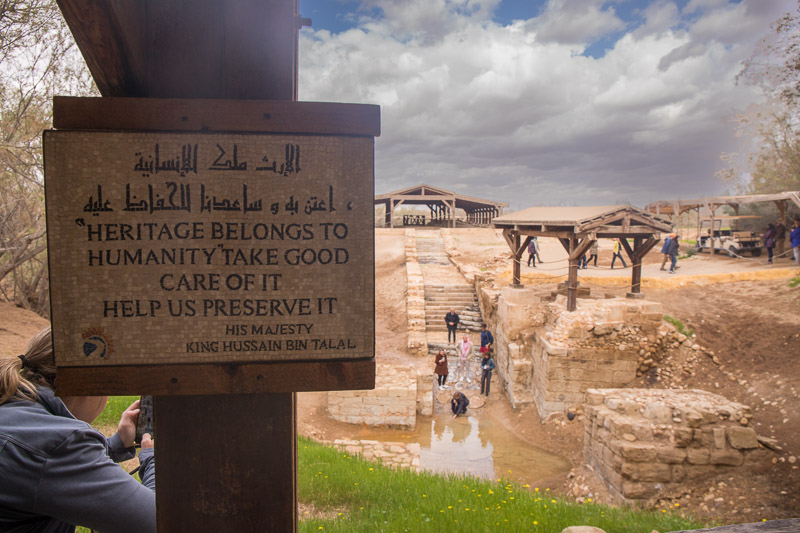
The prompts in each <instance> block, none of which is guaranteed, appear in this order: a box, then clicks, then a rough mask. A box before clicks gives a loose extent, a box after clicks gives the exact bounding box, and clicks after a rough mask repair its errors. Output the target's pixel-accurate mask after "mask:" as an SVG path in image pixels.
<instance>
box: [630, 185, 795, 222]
mask: <svg viewBox="0 0 800 533" xmlns="http://www.w3.org/2000/svg"><path fill="white" fill-rule="evenodd" d="M790 201H791V202H793V203H794V204H795V205H796V206H797V207H800V191H786V192H780V193H774V194H745V195H737V196H709V197H706V198H697V199H694V200H660V201H658V202H653V203H650V204H648V205H646V206H645V210H646V211H649V212H651V213H655V214H658V215H680V214H682V213H685V212H686V211H693V210H695V209H697V210H699V209H701V208H703V207H705V208H706V209H708V210H709V211H711V212H712V213H713V212H714V211H716V210H717V209H718V208H719V207H721V206H723V205H729V206H731V207H733V209H734V211H736V213H737V214H738V213H739V206H740V205H743V204H758V203H765V202H775V204H776V205H777V206H778V210H780V212H781V217H784V216H785V215H786V206H787V204H788V203H789V202H790ZM715 218H716V217H715Z"/></svg>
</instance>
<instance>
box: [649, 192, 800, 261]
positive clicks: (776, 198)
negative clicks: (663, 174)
mask: <svg viewBox="0 0 800 533" xmlns="http://www.w3.org/2000/svg"><path fill="white" fill-rule="evenodd" d="M769 202H775V205H776V206H777V207H778V211H779V212H780V219H781V220H783V221H784V222H785V221H786V210H787V208H788V205H789V202H793V203H794V204H795V205H796V206H797V207H800V191H786V192H779V193H773V194H743V195H736V196H709V197H706V198H697V199H694V200H671V201H664V200H661V201H658V202H653V203H650V204H648V205H646V206H645V210H647V211H649V212H650V213H655V214H657V215H671V216H680V215H682V214H683V213H685V212H687V211H697V234H698V235H700V231H701V228H700V210H701V209H703V208H705V209H706V210H707V211H708V212H709V213H710V214H711V216H710V217H706V220H711V226H713V225H714V221H715V220H719V219H720V218H723V217H721V216H717V215H716V211H717V209H719V208H720V207H722V206H730V207H732V208H733V211H734V213H736V217H738V215H739V207H740V206H742V205H746V204H761V203H769ZM709 253H710V255H711V257H712V258H713V257H714V253H715V250H714V247H713V246H712V247H711V248H710V249H709Z"/></svg>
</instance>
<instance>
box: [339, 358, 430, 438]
mask: <svg viewBox="0 0 800 533" xmlns="http://www.w3.org/2000/svg"><path fill="white" fill-rule="evenodd" d="M416 411H417V373H416V370H415V369H414V368H409V367H408V366H407V365H390V364H381V363H378V365H377V370H376V375H375V389H374V390H355V391H330V392H328V414H329V415H330V417H331V418H333V419H334V420H339V421H341V422H347V423H350V424H366V425H368V426H390V427H402V428H413V427H414V425H415V424H416Z"/></svg>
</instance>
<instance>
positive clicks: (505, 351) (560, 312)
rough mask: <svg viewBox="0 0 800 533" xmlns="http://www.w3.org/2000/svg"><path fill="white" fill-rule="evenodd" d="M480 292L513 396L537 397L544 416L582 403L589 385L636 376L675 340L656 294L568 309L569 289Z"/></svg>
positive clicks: (522, 400)
mask: <svg viewBox="0 0 800 533" xmlns="http://www.w3.org/2000/svg"><path fill="white" fill-rule="evenodd" d="M480 295H481V297H480V300H481V306H482V308H483V309H484V318H485V319H486V321H487V322H488V323H489V326H490V328H492V329H493V330H494V333H495V339H496V341H497V342H496V354H495V363H496V365H497V368H498V373H499V374H500V376H501V377H502V378H503V380H504V382H505V387H506V393H507V395H508V397H509V400H510V401H511V404H512V405H513V406H514V407H520V406H522V405H526V404H530V403H535V405H536V407H537V410H538V411H539V414H540V416H541V417H542V418H543V419H544V418H547V417H548V416H549V415H551V414H553V413H559V412H560V413H563V412H565V411H566V410H567V409H568V408H569V407H572V406H577V405H580V404H582V403H583V402H584V398H585V393H586V390H587V389H590V388H598V387H599V388H616V387H624V386H625V385H627V384H629V383H631V382H632V381H633V380H634V379H635V378H636V376H637V374H639V375H641V373H642V372H646V371H648V370H649V369H650V368H651V366H653V365H655V361H656V360H657V359H659V358H660V357H661V356H662V355H663V353H664V351H665V350H666V349H667V348H668V347H669V346H671V345H672V343H673V337H672V335H673V334H674V333H675V332H674V328H673V327H672V326H670V325H667V324H664V323H663V322H662V316H663V315H662V309H661V304H660V303H658V302H650V301H647V300H641V299H635V300H631V299H625V298H611V299H583V298H582V299H579V300H578V309H577V310H576V311H574V312H568V311H567V310H566V298H565V297H564V296H561V295H558V296H556V297H555V298H552V297H551V295H549V294H543V293H536V292H535V291H534V290H533V289H525V288H514V287H504V288H502V289H501V290H500V291H499V292H494V291H493V290H491V289H489V288H482V289H481V291H480Z"/></svg>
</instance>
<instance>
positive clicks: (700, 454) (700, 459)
mask: <svg viewBox="0 0 800 533" xmlns="http://www.w3.org/2000/svg"><path fill="white" fill-rule="evenodd" d="M709 459H710V453H709V451H708V449H706V448H688V449H687V450H686V460H687V461H688V462H689V463H690V464H693V465H707V464H708V462H709Z"/></svg>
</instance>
